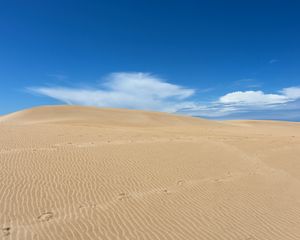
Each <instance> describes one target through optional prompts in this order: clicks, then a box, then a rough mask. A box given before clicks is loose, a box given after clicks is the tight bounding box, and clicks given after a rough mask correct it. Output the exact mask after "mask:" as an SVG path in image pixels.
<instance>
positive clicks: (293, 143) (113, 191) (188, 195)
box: [0, 106, 300, 240]
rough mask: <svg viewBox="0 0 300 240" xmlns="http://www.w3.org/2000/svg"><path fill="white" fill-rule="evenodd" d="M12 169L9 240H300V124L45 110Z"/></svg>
mask: <svg viewBox="0 0 300 240" xmlns="http://www.w3.org/2000/svg"><path fill="white" fill-rule="evenodd" d="M0 164H1V168H0V239H4V240H6V239H20V240H27V239H53V240H60V239H101V240H106V239H111V240H118V239H120V240H121V239H122V240H123V239H128V240H134V239H137V240H142V239H151V240H155V239H161V240H165V239H178V240H179V239H180V240H185V239H196V240H198V239H203V240H210V239H215V240H217V239H220V240H222V239H224V240H235V239H236V240H257V239H261V240H276V239H282V240H289V239H295V240H299V239H300V124H299V123H288V122H272V121H226V122H214V121H208V120H202V119H196V118H190V117H180V116H174V115H168V114H164V113H151V112H143V111H132V110H131V111H130V110H113V109H97V108H87V107H75V106H74V107H70V106H56V107H40V108H34V109H30V110H25V111H21V112H17V113H14V114H11V115H7V116H2V117H0Z"/></svg>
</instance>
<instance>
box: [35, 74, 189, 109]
mask: <svg viewBox="0 0 300 240" xmlns="http://www.w3.org/2000/svg"><path fill="white" fill-rule="evenodd" d="M29 90H30V91H32V92H35V93H39V94H42V95H45V96H48V97H51V98H54V99H57V100H60V101H62V102H65V103H67V104H79V105H92V106H98V107H116V108H132V109H145V110H157V111H166V112H177V111H178V110H179V109H180V108H182V107H185V106H188V105H189V104H190V103H189V102H187V101H185V99H187V98H188V97H191V96H192V95H193V94H194V93H195V90H194V89H189V88H184V87H182V86H178V85H175V84H171V83H168V82H166V81H164V80H163V79H161V78H159V77H156V76H154V75H151V74H148V73H126V72H121V73H112V74H110V75H109V76H108V77H107V78H106V81H105V83H104V84H103V85H102V86H100V88H99V89H82V88H80V89H79V88H65V87H32V88H29Z"/></svg>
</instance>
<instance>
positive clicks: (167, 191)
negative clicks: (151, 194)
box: [163, 189, 171, 194]
mask: <svg viewBox="0 0 300 240" xmlns="http://www.w3.org/2000/svg"><path fill="white" fill-rule="evenodd" d="M163 193H166V194H171V192H170V191H169V190H168V189H163Z"/></svg>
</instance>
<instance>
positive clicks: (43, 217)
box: [38, 212, 53, 222]
mask: <svg viewBox="0 0 300 240" xmlns="http://www.w3.org/2000/svg"><path fill="white" fill-rule="evenodd" d="M52 218H53V213H52V212H46V213H43V214H42V215H40V216H38V220H39V221H40V222H47V221H49V220H51V219H52Z"/></svg>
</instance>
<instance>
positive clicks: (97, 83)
mask: <svg viewBox="0 0 300 240" xmlns="http://www.w3.org/2000/svg"><path fill="white" fill-rule="evenodd" d="M299 12H300V1H298V0H294V1H291V0H259V1H258V0H251V1H250V0H249V1H248V0H245V1H241V0H218V1H217V0H206V1H201V0H195V1H192V0H185V1H182V0H181V1H179V0H149V1H148V0H119V1H116V0H107V1H101V0H95V1H91V0H80V1H76V0H70V1H67V0H59V1H58V0H51V1H50V0H49V1H48V0H43V1H40V0H36V1H33V0H27V1H23V0H22V1H21V0H20V1H16V0H9V1H8V0H7V1H6V0H5V1H1V2H0V30H1V31H0V32H1V34H0V81H1V85H0V114H6V113H9V112H13V111H16V110H21V109H24V108H30V107H33V106H38V105H49V104H80V105H93V106H99V107H121V108H123V107H126V108H134V109H146V110H155V111H167V112H175V113H183V114H189V115H194V116H202V117H208V118H221V119H223V118H225V119H227V118H257V119H284V120H294V121H295V120H298V121H299V120H300V14H299Z"/></svg>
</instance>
